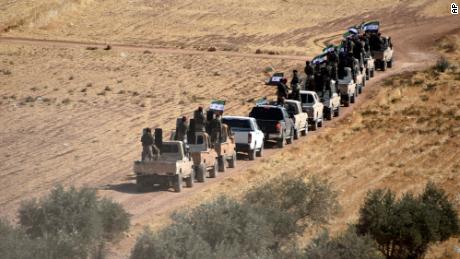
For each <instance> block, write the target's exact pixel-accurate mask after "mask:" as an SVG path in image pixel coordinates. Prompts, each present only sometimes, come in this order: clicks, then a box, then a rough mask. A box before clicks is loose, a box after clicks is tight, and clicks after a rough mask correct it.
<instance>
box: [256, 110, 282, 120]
mask: <svg viewBox="0 0 460 259" xmlns="http://www.w3.org/2000/svg"><path fill="white" fill-rule="evenodd" d="M249 117H253V118H256V119H257V120H274V121H280V120H283V112H282V111H281V109H280V108H275V107H254V108H252V111H251V113H250V114H249Z"/></svg>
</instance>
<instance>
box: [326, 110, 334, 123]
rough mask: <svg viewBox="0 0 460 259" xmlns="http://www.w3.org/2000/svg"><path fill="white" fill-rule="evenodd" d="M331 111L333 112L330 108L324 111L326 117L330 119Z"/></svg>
mask: <svg viewBox="0 0 460 259" xmlns="http://www.w3.org/2000/svg"><path fill="white" fill-rule="evenodd" d="M332 112H333V111H332V108H331V109H328V110H327V112H326V119H328V120H332V117H333V114H332Z"/></svg>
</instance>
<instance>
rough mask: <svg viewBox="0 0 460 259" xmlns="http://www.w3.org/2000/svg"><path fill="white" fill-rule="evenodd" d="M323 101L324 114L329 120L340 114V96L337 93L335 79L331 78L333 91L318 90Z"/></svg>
mask: <svg viewBox="0 0 460 259" xmlns="http://www.w3.org/2000/svg"><path fill="white" fill-rule="evenodd" d="M318 96H319V97H320V100H321V102H322V103H323V107H324V108H323V114H324V117H325V118H326V119H328V120H332V118H333V117H334V116H335V117H338V116H339V115H340V96H339V94H338V93H337V87H336V84H335V81H334V80H331V92H329V91H325V92H318Z"/></svg>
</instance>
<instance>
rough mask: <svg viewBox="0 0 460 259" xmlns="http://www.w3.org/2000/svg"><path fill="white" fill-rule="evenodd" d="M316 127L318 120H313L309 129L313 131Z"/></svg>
mask: <svg viewBox="0 0 460 259" xmlns="http://www.w3.org/2000/svg"><path fill="white" fill-rule="evenodd" d="M317 129H318V121H313V124H312V125H311V130H313V131H315V130H317Z"/></svg>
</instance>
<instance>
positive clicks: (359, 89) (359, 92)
mask: <svg viewBox="0 0 460 259" xmlns="http://www.w3.org/2000/svg"><path fill="white" fill-rule="evenodd" d="M362 93H363V86H361V85H360V86H359V87H358V94H362Z"/></svg>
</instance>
